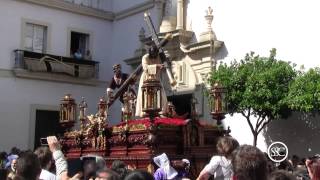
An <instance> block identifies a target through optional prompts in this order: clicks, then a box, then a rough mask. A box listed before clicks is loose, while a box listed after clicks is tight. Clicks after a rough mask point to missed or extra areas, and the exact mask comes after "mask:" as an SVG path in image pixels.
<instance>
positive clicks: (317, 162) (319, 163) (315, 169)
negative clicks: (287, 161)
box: [306, 156, 320, 180]
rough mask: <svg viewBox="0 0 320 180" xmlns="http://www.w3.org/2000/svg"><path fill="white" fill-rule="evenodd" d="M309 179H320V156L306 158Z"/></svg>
mask: <svg viewBox="0 0 320 180" xmlns="http://www.w3.org/2000/svg"><path fill="white" fill-rule="evenodd" d="M306 166H307V169H308V173H309V176H310V178H311V180H320V156H314V157H311V158H309V159H307V160H306Z"/></svg>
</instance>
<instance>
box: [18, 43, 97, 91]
mask: <svg viewBox="0 0 320 180" xmlns="http://www.w3.org/2000/svg"><path fill="white" fill-rule="evenodd" d="M14 54H15V67H14V73H15V75H16V76H17V77H22V78H31V79H40V80H48V81H60V82H69V83H76V84H85V85H94V86H96V85H98V84H99V81H98V75H99V62H96V61H92V60H82V59H81V60H77V59H74V58H70V57H63V56H56V55H51V54H43V53H36V52H31V51H25V50H19V49H18V50H15V51H14ZM84 80H85V81H84Z"/></svg>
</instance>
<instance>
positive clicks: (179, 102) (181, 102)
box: [167, 94, 192, 118]
mask: <svg viewBox="0 0 320 180" xmlns="http://www.w3.org/2000/svg"><path fill="white" fill-rule="evenodd" d="M167 98H168V101H171V102H172V103H173V105H174V106H175V108H176V113H177V114H178V115H183V114H185V113H188V116H187V118H190V114H191V98H192V94H182V95H173V96H168V97H167Z"/></svg>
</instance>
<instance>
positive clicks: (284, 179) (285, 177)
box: [268, 170, 295, 180]
mask: <svg viewBox="0 0 320 180" xmlns="http://www.w3.org/2000/svg"><path fill="white" fill-rule="evenodd" d="M268 180H295V177H294V176H293V175H292V174H290V173H289V172H288V171H284V170H276V171H274V172H272V173H271V174H270V176H269V177H268Z"/></svg>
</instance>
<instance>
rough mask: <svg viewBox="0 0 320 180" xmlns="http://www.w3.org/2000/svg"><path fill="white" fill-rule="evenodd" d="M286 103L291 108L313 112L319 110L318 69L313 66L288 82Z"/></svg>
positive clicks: (319, 79) (319, 82)
mask: <svg viewBox="0 0 320 180" xmlns="http://www.w3.org/2000/svg"><path fill="white" fill-rule="evenodd" d="M286 103H287V104H288V105H289V107H290V108H291V109H293V110H297V111H301V112H307V113H314V112H319V110H320V69H319V68H313V69H310V70H309V71H307V72H301V73H299V76H298V77H297V78H296V79H295V80H294V81H293V82H292V83H291V84H290V87H289V94H288V97H287V98H286Z"/></svg>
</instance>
